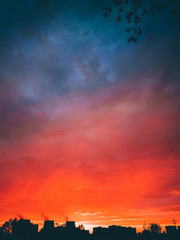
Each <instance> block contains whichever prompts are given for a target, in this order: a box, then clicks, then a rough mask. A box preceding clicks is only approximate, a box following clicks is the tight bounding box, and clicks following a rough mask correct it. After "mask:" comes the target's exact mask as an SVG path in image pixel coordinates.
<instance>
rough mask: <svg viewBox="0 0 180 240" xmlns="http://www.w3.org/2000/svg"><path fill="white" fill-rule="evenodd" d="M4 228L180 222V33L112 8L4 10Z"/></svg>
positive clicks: (40, 2) (0, 214)
mask: <svg viewBox="0 0 180 240" xmlns="http://www.w3.org/2000/svg"><path fill="white" fill-rule="evenodd" d="M0 4H1V8H0V52H1V54H0V206H1V208H0V224H2V223H3V222H4V221H5V220H8V219H9V218H14V217H18V218H19V217H23V218H27V219H32V220H33V221H34V222H38V223H39V224H42V222H43V220H44V219H54V220H55V222H57V223H59V224H60V223H63V222H64V221H66V220H67V219H69V220H74V221H76V222H77V224H78V223H83V224H84V225H85V226H86V228H87V229H91V228H92V227H94V226H99V225H100V226H108V225H114V224H116V225H123V226H134V227H137V228H138V229H139V230H142V225H143V223H144V222H146V223H147V224H148V223H151V222H156V223H160V224H161V225H162V226H164V225H167V224H173V218H175V220H176V222H177V224H178V223H179V224H180V175H179V173H180V164H179V163H180V81H179V79H180V68H179V62H180V47H179V37H180V30H179V29H178V28H177V26H178V24H179V20H178V19H176V20H175V19H174V18H173V17H172V16H171V15H170V14H169V12H168V11H166V10H165V11H163V12H161V13H160V15H158V16H155V17H153V18H150V19H148V18H146V19H145V20H144V22H143V27H144V32H143V34H142V36H141V37H140V38H139V39H138V42H137V43H129V42H128V41H127V39H128V34H127V33H126V31H125V28H126V23H125V22H124V21H122V22H116V21H115V19H116V10H115V12H113V13H112V14H111V15H110V16H109V17H108V18H107V19H106V18H104V17H103V10H102V8H103V7H105V6H106V5H107V4H109V1H108V0H107V1H106V0H103V1H102V0H101V1H95V0H86V1H83V0H74V1H73V0H51V1H48V0H27V1H24V0H16V1H15V0H0Z"/></svg>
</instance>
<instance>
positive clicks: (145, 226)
mask: <svg viewBox="0 0 180 240" xmlns="http://www.w3.org/2000/svg"><path fill="white" fill-rule="evenodd" d="M146 229H147V225H146V222H144V224H143V230H146Z"/></svg>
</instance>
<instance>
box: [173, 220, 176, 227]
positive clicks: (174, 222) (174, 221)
mask: <svg viewBox="0 0 180 240" xmlns="http://www.w3.org/2000/svg"><path fill="white" fill-rule="evenodd" d="M173 224H174V226H176V220H175V218H173Z"/></svg>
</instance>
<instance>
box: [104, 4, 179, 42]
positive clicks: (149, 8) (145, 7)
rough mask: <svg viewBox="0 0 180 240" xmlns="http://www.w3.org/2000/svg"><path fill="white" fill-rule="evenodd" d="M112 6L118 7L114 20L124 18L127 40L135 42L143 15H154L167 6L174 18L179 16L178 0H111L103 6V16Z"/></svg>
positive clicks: (139, 33)
mask: <svg viewBox="0 0 180 240" xmlns="http://www.w3.org/2000/svg"><path fill="white" fill-rule="evenodd" d="M114 8H118V16H116V21H121V20H123V19H124V20H125V22H126V23H127V24H128V25H129V27H127V28H126V31H127V32H128V33H129V34H130V37H129V39H128V41H129V42H136V41H137V39H138V37H139V36H140V35H141V34H142V32H143V19H144V17H148V16H149V17H150V16H155V15H156V14H157V13H159V12H160V11H162V10H163V9H165V8H167V9H168V11H169V12H170V13H171V14H172V15H173V16H174V17H175V18H180V1H179V0H145V1H144V0H111V3H110V5H109V6H107V7H104V8H103V10H104V17H108V15H109V14H110V13H111V12H112V11H113V9H114Z"/></svg>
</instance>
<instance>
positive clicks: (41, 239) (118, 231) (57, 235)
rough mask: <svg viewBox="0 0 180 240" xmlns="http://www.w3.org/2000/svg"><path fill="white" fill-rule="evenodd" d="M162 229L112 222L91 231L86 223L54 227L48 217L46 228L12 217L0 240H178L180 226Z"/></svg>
mask: <svg viewBox="0 0 180 240" xmlns="http://www.w3.org/2000/svg"><path fill="white" fill-rule="evenodd" d="M165 229H166V231H165V232H161V227H160V225H158V224H156V223H153V224H151V225H150V228H149V229H144V231H143V232H142V233H137V231H136V228H132V227H122V226H116V225H112V226H109V227H107V228H104V227H95V228H93V233H92V234H90V233H89V231H88V230H85V228H84V227H83V225H80V226H78V227H76V225H75V222H74V221H66V223H65V224H63V225H61V226H56V227H55V226H54V221H53V220H45V221H44V225H43V228H42V229H41V230H40V231H38V225H37V224H33V223H32V222H31V220H28V219H19V220H17V219H13V220H12V219H10V220H9V221H7V222H5V223H4V224H3V226H2V227H0V240H58V239H59V240H60V239H61V240H73V239H74V240H110V239H111V240H178V239H180V226H176V225H173V226H166V227H165Z"/></svg>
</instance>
